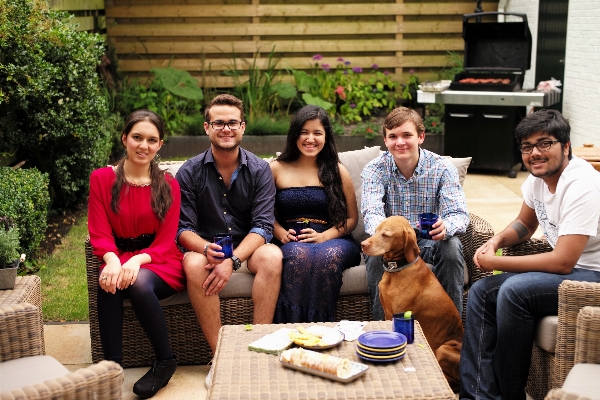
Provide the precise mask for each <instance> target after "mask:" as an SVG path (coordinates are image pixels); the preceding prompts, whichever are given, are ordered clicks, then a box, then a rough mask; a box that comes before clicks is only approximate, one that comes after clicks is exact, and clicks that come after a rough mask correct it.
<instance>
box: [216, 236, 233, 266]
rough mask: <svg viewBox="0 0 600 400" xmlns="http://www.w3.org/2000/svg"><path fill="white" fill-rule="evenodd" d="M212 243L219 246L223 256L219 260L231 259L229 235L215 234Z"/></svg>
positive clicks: (230, 238)
mask: <svg viewBox="0 0 600 400" xmlns="http://www.w3.org/2000/svg"><path fill="white" fill-rule="evenodd" d="M214 243H215V244H218V245H219V246H221V253H223V254H224V255H225V256H224V257H220V259H221V260H225V259H227V258H231V257H233V239H232V237H231V234H230V233H217V234H216V235H215V237H214ZM218 258H219V257H218Z"/></svg>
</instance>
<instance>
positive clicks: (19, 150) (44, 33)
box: [0, 0, 111, 241]
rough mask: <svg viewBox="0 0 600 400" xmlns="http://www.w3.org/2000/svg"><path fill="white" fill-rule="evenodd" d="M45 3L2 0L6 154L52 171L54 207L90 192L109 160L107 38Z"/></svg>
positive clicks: (0, 116) (0, 73) (1, 148)
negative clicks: (102, 72) (93, 176)
mask: <svg viewBox="0 0 600 400" xmlns="http://www.w3.org/2000/svg"><path fill="white" fill-rule="evenodd" d="M45 8H47V2H45V1H41V0H0V127H2V128H1V131H0V138H1V139H2V140H0V153H4V154H7V153H10V154H13V153H14V154H17V156H18V157H19V158H21V159H28V160H29V163H30V164H32V165H33V166H35V167H37V168H38V169H39V170H40V171H42V172H45V173H48V176H49V178H50V186H51V192H52V201H53V203H52V206H53V208H65V207H69V206H71V205H73V204H75V203H76V202H78V201H79V200H81V199H82V198H83V197H84V196H85V194H86V193H87V188H88V179H89V175H90V172H91V171H92V170H93V169H94V168H97V167H99V166H100V165H102V164H104V163H106V161H107V160H108V151H109V149H110V140H111V138H110V134H109V132H108V131H107V130H106V126H105V120H106V117H107V105H106V99H105V97H104V96H103V94H102V92H101V86H100V81H99V77H98V74H97V72H96V66H97V65H98V62H99V60H100V57H101V55H102V53H103V51H104V40H103V39H102V37H101V36H99V35H93V34H89V33H86V32H76V31H75V30H74V29H73V27H72V26H71V25H70V23H69V21H68V19H67V18H66V17H67V15H66V14H65V13H58V12H55V11H47V10H46V9H45ZM19 226H20V227H22V225H21V224H19ZM27 240H28V241H31V240H33V238H32V237H30V238H28V239H27Z"/></svg>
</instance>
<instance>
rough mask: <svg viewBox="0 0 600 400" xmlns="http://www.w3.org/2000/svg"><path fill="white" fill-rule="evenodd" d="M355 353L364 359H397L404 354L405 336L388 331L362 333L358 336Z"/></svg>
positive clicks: (385, 360)
mask: <svg viewBox="0 0 600 400" xmlns="http://www.w3.org/2000/svg"><path fill="white" fill-rule="evenodd" d="M356 354H357V355H358V356H359V357H360V358H362V359H363V360H365V361H372V362H390V361H398V360H400V359H401V358H402V357H404V355H405V354H406V336H404V335H403V334H401V333H398V332H389V331H370V332H366V333H363V334H362V335H360V336H359V337H358V342H357V343H356Z"/></svg>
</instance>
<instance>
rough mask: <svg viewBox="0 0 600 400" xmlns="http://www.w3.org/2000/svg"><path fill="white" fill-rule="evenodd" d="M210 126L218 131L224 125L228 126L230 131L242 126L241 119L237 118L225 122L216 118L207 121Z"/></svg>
mask: <svg viewBox="0 0 600 400" xmlns="http://www.w3.org/2000/svg"><path fill="white" fill-rule="evenodd" d="M209 124H210V126H212V128H213V129H215V130H217V131H220V130H222V129H225V126H228V127H229V129H231V130H232V131H234V130H236V129H239V128H240V127H241V126H242V121H238V120H237V119H232V120H231V121H229V122H225V121H221V120H219V119H218V120H216V121H213V122H209Z"/></svg>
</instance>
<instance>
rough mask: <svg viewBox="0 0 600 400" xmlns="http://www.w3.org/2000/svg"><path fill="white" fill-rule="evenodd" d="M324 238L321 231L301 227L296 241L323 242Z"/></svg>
mask: <svg viewBox="0 0 600 400" xmlns="http://www.w3.org/2000/svg"><path fill="white" fill-rule="evenodd" d="M326 240H327V239H326V238H325V237H324V235H323V233H319V232H317V231H315V230H314V229H312V228H306V229H302V231H301V233H300V234H299V235H298V242H301V243H323V242H325V241H326Z"/></svg>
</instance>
